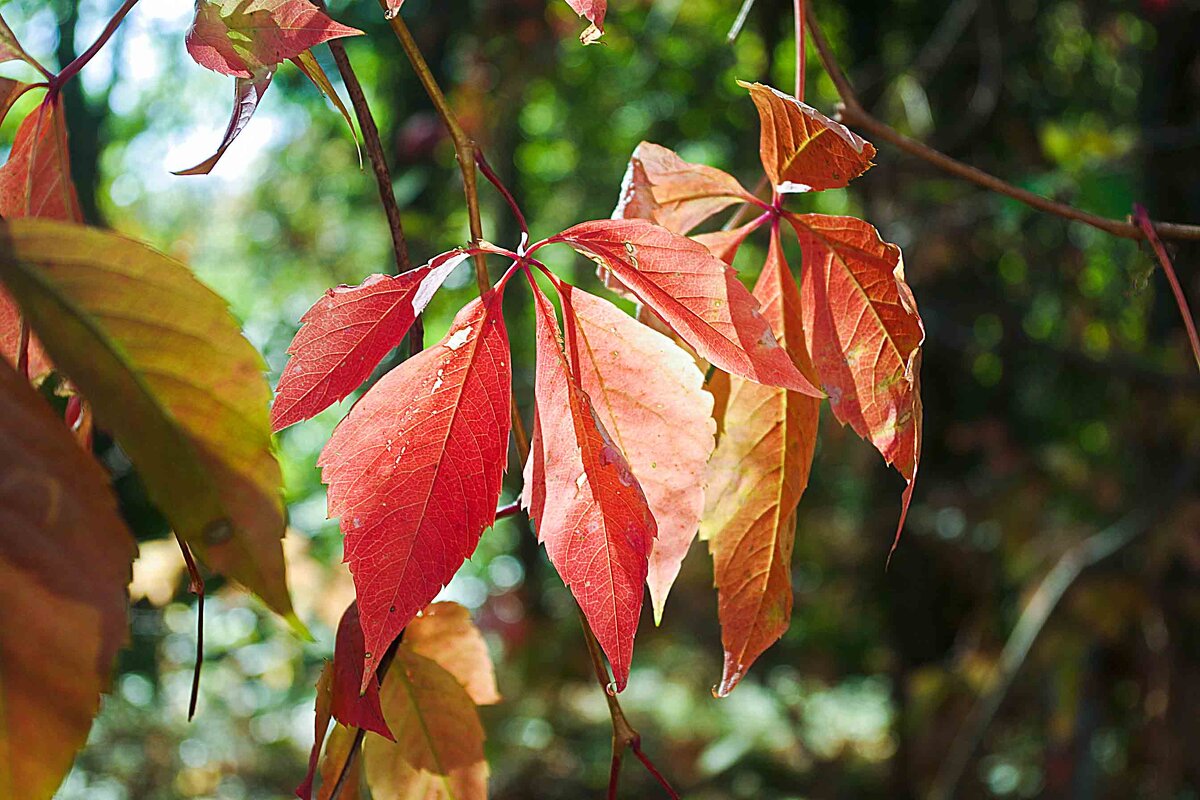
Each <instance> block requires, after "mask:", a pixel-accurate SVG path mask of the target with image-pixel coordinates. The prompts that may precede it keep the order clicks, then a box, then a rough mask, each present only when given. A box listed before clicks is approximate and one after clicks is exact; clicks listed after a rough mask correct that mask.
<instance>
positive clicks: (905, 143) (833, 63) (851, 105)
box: [805, 4, 1200, 241]
mask: <svg viewBox="0 0 1200 800" xmlns="http://www.w3.org/2000/svg"><path fill="white" fill-rule="evenodd" d="M805 19H806V21H807V26H808V30H809V32H810V33H811V35H812V38H813V43H814V44H815V45H816V46H817V53H818V54H819V55H820V57H821V64H822V65H824V67H825V71H826V72H827V73H828V74H829V78H830V80H832V81H833V85H834V86H835V87H836V88H837V92H838V96H839V97H841V100H842V106H843V107H842V109H841V120H842V122H844V123H846V124H847V125H849V126H851V127H854V128H859V129H861V130H863V131H865V132H867V133H869V134H870V135H871V136H873V137H875V138H876V139H883V140H884V141H887V142H890V143H892V144H894V145H895V146H896V147H899V148H900V149H901V150H903V151H905V152H906V153H908V154H910V155H914V156H916V157H917V158H920V159H922V160H924V161H926V162H928V163H929V164H932V165H933V166H935V167H937V168H938V169H940V170H942V171H944V172H947V173H949V174H951V175H954V176H956V177H959V178H962V179H963V180H965V181H968V182H970V183H974V184H975V185H977V186H981V187H983V188H984V189H988V190H990V191H993V192H996V193H997V194H1002V195H1005V196H1007V197H1011V198H1013V199H1014V200H1018V201H1020V202H1022V203H1024V204H1025V205H1027V206H1029V207H1031V208H1035V209H1037V210H1039V211H1044V212H1046V213H1047V214H1053V215H1054V216H1056V217H1061V218H1063V219H1066V220H1071V221H1074V222H1082V223H1083V224H1085V225H1091V226H1092V227H1093V228H1097V229H1099V230H1102V231H1104V232H1105V233H1109V234H1111V235H1113V236H1119V237H1121V238H1123V239H1145V238H1146V236H1145V234H1144V233H1143V232H1142V230H1141V229H1140V228H1139V227H1138V226H1137V225H1134V224H1132V223H1130V222H1126V221H1124V220H1117V219H1111V218H1109V217H1102V216H1100V215H1098V214H1092V213H1089V212H1087V211H1082V210H1080V209H1078V208H1075V207H1074V206H1071V205H1067V204H1066V203H1059V202H1057V201H1054V200H1050V199H1049V198H1046V197H1042V196H1041V195H1039V194H1034V193H1033V192H1030V191H1026V190H1025V189H1021V188H1019V187H1017V186H1013V185H1012V184H1010V183H1008V182H1006V181H1003V180H1001V179H1000V178H997V177H996V176H995V175H991V174H989V173H987V172H984V171H983V170H981V169H978V168H976V167H972V166H971V165H970V164H964V163H963V162H961V161H958V160H956V159H953V158H951V157H950V156H948V155H946V154H945V153H942V152H941V151H939V150H935V149H933V148H932V147H930V146H929V145H927V144H924V143H922V142H918V141H917V140H915V139H910V138H909V137H907V136H905V135H904V134H902V133H900V132H899V131H897V130H896V129H895V128H893V127H891V126H890V125H888V124H887V123H885V122H882V121H880V120H879V119H877V118H876V117H874V116H873V115H872V114H871V113H870V112H869V111H867V110H866V109H865V108H863V106H862V103H861V102H860V101H859V99H858V95H857V94H856V93H855V91H854V87H853V86H852V85H851V84H850V81H849V80H848V79H847V78H846V74H845V73H844V72H843V71H842V68H841V66H839V65H838V62H837V59H836V58H834V55H833V50H832V48H830V46H829V42H828V41H827V40H826V39H825V35H824V33H823V32H822V31H821V27H820V25H819V24H818V23H817V17H816V14H815V12H814V11H813V8H812V5H811V4H810V5H808V7H807V8H806V9H805ZM1154 229H1155V230H1156V231H1157V232H1158V235H1159V236H1161V237H1163V238H1167V239H1188V240H1197V241H1200V225H1181V224H1178V223H1173V222H1156V223H1155V224H1154Z"/></svg>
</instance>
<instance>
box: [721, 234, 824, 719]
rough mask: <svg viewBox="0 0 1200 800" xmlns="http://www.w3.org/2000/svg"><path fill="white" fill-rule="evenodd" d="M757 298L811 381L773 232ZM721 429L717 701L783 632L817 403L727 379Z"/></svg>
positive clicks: (797, 311)
mask: <svg viewBox="0 0 1200 800" xmlns="http://www.w3.org/2000/svg"><path fill="white" fill-rule="evenodd" d="M754 296H755V297H757V298H758V299H759V300H760V301H761V302H762V304H763V315H764V316H766V318H767V319H768V320H769V321H770V323H771V327H772V328H774V329H775V331H776V332H777V333H778V334H779V340H780V342H781V343H782V345H783V347H784V349H785V350H787V352H788V353H790V354H791V355H792V357H793V358H794V359H795V361H796V364H797V366H798V367H800V368H801V369H804V370H805V371H807V367H808V354H807V352H806V350H805V344H804V331H803V321H802V318H801V300H800V290H799V289H798V288H797V287H796V281H795V280H794V279H793V278H792V274H791V272H790V271H789V269H788V265H787V263H786V261H785V260H784V257H783V248H782V247H781V246H780V242H779V234H778V231H777V230H776V231H774V232H773V234H772V236H771V246H770V250H769V251H768V253H767V263H766V266H765V267H763V271H762V275H761V276H760V277H759V279H758V284H757V285H756V286H755V287H754ZM729 380H730V387H729V401H728V406H727V408H726V411H725V429H724V432H723V434H722V436H721V442H720V444H719V445H717V449H716V452H715V453H713V457H712V460H711V461H710V462H709V467H708V496H707V507H706V509H705V513H704V524H703V526H702V527H701V534H700V535H701V537H703V538H705V539H707V540H708V547H709V551H710V552H711V553H712V556H713V573H714V574H713V578H714V583H715V584H716V587H717V616H718V618H719V619H720V622H721V644H722V647H723V649H724V651H725V665H724V669H723V673H722V676H721V683H720V685H719V686H718V688H717V693H718V694H720V695H722V696H724V695H727V694H729V692H730V691H732V689H733V687H734V686H736V685H737V684H738V682H739V681H740V680H741V679H742V677H743V676H744V675H745V674H746V670H748V669H749V668H750V665H751V664H753V663H754V661H755V660H756V659H757V658H758V657H759V656H760V655H761V654H762V653H763V651H764V650H766V649H767V648H768V647H770V646H771V645H772V644H773V643H774V642H775V641H776V640H778V639H779V637H780V636H782V635H783V634H784V632H785V631H786V630H787V627H788V622H789V620H790V619H791V613H792V580H791V573H792V571H791V559H792V546H793V543H794V540H795V535H796V520H795V511H796V506H797V505H798V504H799V502H800V496H801V495H802V494H803V493H804V489H805V487H806V486H807V485H808V476H809V471H810V470H811V468H812V459H813V451H814V448H815V447H816V442H817V422H818V421H819V419H820V408H821V402H820V400H817V399H816V398H813V397H806V396H805V395H802V394H798V393H796V392H789V391H787V390H785V389H779V388H777V387H774V386H761V385H759V384H756V383H751V382H750V381H747V380H744V379H742V378H738V377H731V378H730V379H729Z"/></svg>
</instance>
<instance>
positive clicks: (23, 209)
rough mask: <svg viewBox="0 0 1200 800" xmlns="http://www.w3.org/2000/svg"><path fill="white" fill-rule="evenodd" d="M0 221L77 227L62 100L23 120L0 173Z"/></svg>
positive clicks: (78, 218) (49, 102) (45, 104)
mask: <svg viewBox="0 0 1200 800" xmlns="http://www.w3.org/2000/svg"><path fill="white" fill-rule="evenodd" d="M0 216H2V217H4V218H5V219H17V218H18V217H45V218H47V219H59V220H67V221H71V222H81V221H82V220H83V217H82V215H81V214H80V213H79V200H78V199H77V198H76V196H75V186H74V184H72V183H71V162H70V160H69V158H68V155H67V126H66V123H65V121H64V114H63V110H62V97H61V96H60V97H56V98H54V99H53V100H51V99H49V98H47V99H46V100H45V101H43V102H42V104H41V105H39V106H38V107H37V108H36V109H34V110H33V111H31V112H29V116H27V117H25V119H24V120H22V122H21V125H20V127H19V128H17V135H16V138H14V139H13V145H12V151H11V152H10V153H9V156H8V161H7V162H6V163H5V164H4V166H3V167H0Z"/></svg>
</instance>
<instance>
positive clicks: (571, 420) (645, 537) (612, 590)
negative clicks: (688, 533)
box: [521, 286, 656, 689]
mask: <svg viewBox="0 0 1200 800" xmlns="http://www.w3.org/2000/svg"><path fill="white" fill-rule="evenodd" d="M564 313H565V314H567V315H569V314H570V310H569V308H568V309H567V310H566V311H565V312H564ZM534 316H535V318H536V320H537V368H536V375H537V379H536V387H535V392H534V395H535V399H534V427H533V441H532V443H531V446H530V451H529V460H528V461H527V462H526V464H525V490H524V493H523V494H522V496H521V502H522V504H523V505H524V506H525V508H526V509H528V510H529V512H530V518H531V519H533V520H534V521H535V522H536V523H537V532H538V538H539V540H540V541H541V542H542V543H543V544H545V545H546V552H547V554H548V555H549V556H550V561H551V563H552V564H554V568H555V569H557V570H558V574H559V575H561V576H562V579H563V582H564V583H566V584H567V586H568V587H569V588H570V589H571V593H572V594H573V595H574V596H575V600H576V602H578V603H579V607H580V608H581V609H583V613H584V616H585V617H586V618H587V621H588V624H589V625H590V626H591V628H592V631H593V632H594V633H595V634H596V638H597V639H598V640H599V642H600V646H601V647H602V648H603V649H604V652H605V653H606V654H607V655H608V660H609V663H611V664H612V669H613V678H614V680H615V681H616V684H617V688H618V689H623V688H625V683H626V681H627V680H628V679H629V666H630V663H631V662H632V660H633V638H634V636H635V635H636V633H637V624H638V618H639V617H640V616H641V610H642V597H643V595H644V594H645V590H644V588H643V584H644V583H645V582H646V575H647V569H648V559H649V557H650V552H651V549H652V548H653V546H654V537H655V534H656V526H655V522H654V517H653V516H652V515H651V513H650V508H649V507H648V505H647V503H646V496H645V495H644V494H643V493H642V488H641V486H639V485H638V482H637V479H636V478H635V477H634V476H633V473H632V472H631V471H630V469H629V464H628V462H627V461H626V460H625V456H624V455H623V454H622V453H621V451H620V449H619V448H618V447H617V445H616V443H615V442H613V440H612V438H611V437H610V436H609V434H608V432H607V431H606V430H605V428H604V425H603V424H601V422H600V419H599V418H598V417H597V414H596V412H595V410H594V409H593V408H592V403H591V401H590V400H589V399H588V395H587V394H585V393H584V391H583V390H582V389H581V388H580V387H579V384H578V381H577V379H576V378H575V376H574V375H573V374H572V372H571V369H570V367H569V366H568V363H567V359H566V356H565V355H564V353H563V343H562V337H561V336H560V334H559V331H558V322H557V320H555V317H554V307H553V306H552V305H551V304H550V300H549V299H548V298H547V297H546V296H545V295H544V294H543V293H542V292H541V290H540V289H537V288H536V286H535V291H534ZM575 361H576V363H578V360H577V359H576V360H575Z"/></svg>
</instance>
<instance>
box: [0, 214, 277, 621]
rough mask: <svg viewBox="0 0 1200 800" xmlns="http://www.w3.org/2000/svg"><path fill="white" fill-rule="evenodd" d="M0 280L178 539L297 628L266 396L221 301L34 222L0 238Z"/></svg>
mask: <svg viewBox="0 0 1200 800" xmlns="http://www.w3.org/2000/svg"><path fill="white" fill-rule="evenodd" d="M0 280H2V281H3V282H4V283H5V285H6V286H7V288H8V289H9V291H10V292H11V293H12V295H13V296H14V297H15V298H16V300H17V303H18V304H19V305H20V306H21V309H22V311H23V312H24V313H25V315H26V316H27V318H28V319H29V321H30V325H31V326H32V328H33V329H34V331H35V332H36V333H37V334H38V336H39V337H40V338H41V341H42V343H43V345H44V346H45V348H46V350H47V352H49V353H50V356H51V358H52V359H53V360H54V363H55V364H57V365H58V367H59V368H60V369H61V370H62V371H63V372H65V373H66V374H67V375H68V376H69V377H70V378H71V380H72V381H73V382H74V383H75V384H76V386H78V387H79V390H80V392H81V393H82V394H83V395H84V396H85V397H86V398H87V399H88V401H89V402H90V403H91V404H92V406H93V408H94V409H95V413H96V418H97V422H98V424H99V425H101V426H103V427H105V428H107V429H108V430H111V431H112V432H113V433H114V434H115V436H116V438H117V441H118V442H119V443H120V445H121V447H122V448H123V449H124V450H125V452H126V453H127V454H128V455H129V458H130V460H132V461H133V463H134V465H135V466H136V467H137V468H138V472H139V474H140V475H141V477H142V480H143V481H144V482H145V484H146V488H147V490H148V491H149V493H150V497H151V499H152V500H153V501H154V502H155V504H156V505H157V506H158V507H159V509H160V510H161V511H162V512H163V514H165V515H166V517H167V519H168V520H169V521H170V523H171V525H172V526H173V527H174V528H175V530H176V531H177V532H178V533H179V534H180V535H181V536H182V537H183V538H184V539H185V540H186V541H187V542H188V544H190V545H191V546H192V548H193V549H194V550H195V551H196V554H197V555H198V556H199V557H200V558H201V559H202V560H203V561H205V563H207V564H208V565H209V566H210V567H212V568H213V569H214V570H216V571H218V572H221V573H223V574H225V575H227V576H229V577H231V578H234V579H236V580H238V581H240V582H241V583H242V584H244V585H245V586H246V587H248V588H249V589H251V590H252V591H254V592H255V593H257V594H258V595H259V596H260V597H261V598H262V599H263V600H264V601H266V603H267V604H268V605H269V606H271V607H272V608H273V609H275V610H276V611H278V612H279V613H281V614H283V615H285V616H287V617H288V618H289V619H290V620H292V621H293V623H296V622H297V621H296V620H295V615H294V613H292V606H291V600H290V598H289V597H288V593H287V583H286V580H285V576H284V561H283V549H282V546H281V543H280V539H281V537H282V536H283V533H284V510H283V501H282V497H281V492H280V486H281V478H280V472H279V465H278V463H276V461H275V456H274V454H273V453H272V450H271V435H270V426H269V424H268V419H267V404H268V401H269V400H270V396H271V392H270V387H269V386H268V385H267V382H266V380H265V378H264V376H263V370H264V364H263V362H262V359H261V357H260V356H259V355H258V353H257V351H255V349H254V348H253V347H252V346H251V345H250V343H249V342H247V341H246V340H245V339H244V338H243V337H242V335H241V332H240V330H239V327H238V324H237V322H236V321H235V320H234V319H233V317H232V316H231V315H230V314H229V310H228V308H227V307H226V304H225V301H224V300H222V299H221V298H220V297H219V296H217V295H216V294H215V293H213V292H212V291H211V290H209V289H208V288H206V287H205V286H203V285H202V284H201V283H200V282H199V281H197V280H196V279H195V277H194V276H193V275H192V274H191V272H190V271H189V270H188V269H187V267H185V266H184V265H183V264H181V263H179V262H178V261H175V260H174V259H172V258H169V257H167V256H165V255H163V254H162V253H159V252H157V251H155V250H153V249H151V248H150V247H148V246H146V245H144V244H142V243H140V242H136V241H133V240H131V239H127V238H125V237H122V236H119V235H117V234H114V233H109V232H106V231H101V230H98V229H95V228H88V227H85V226H81V225H75V224H70V223H62V222H56V221H51V220H41V219H21V220H13V221H11V222H8V223H7V224H5V225H4V226H3V227H2V228H0Z"/></svg>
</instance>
